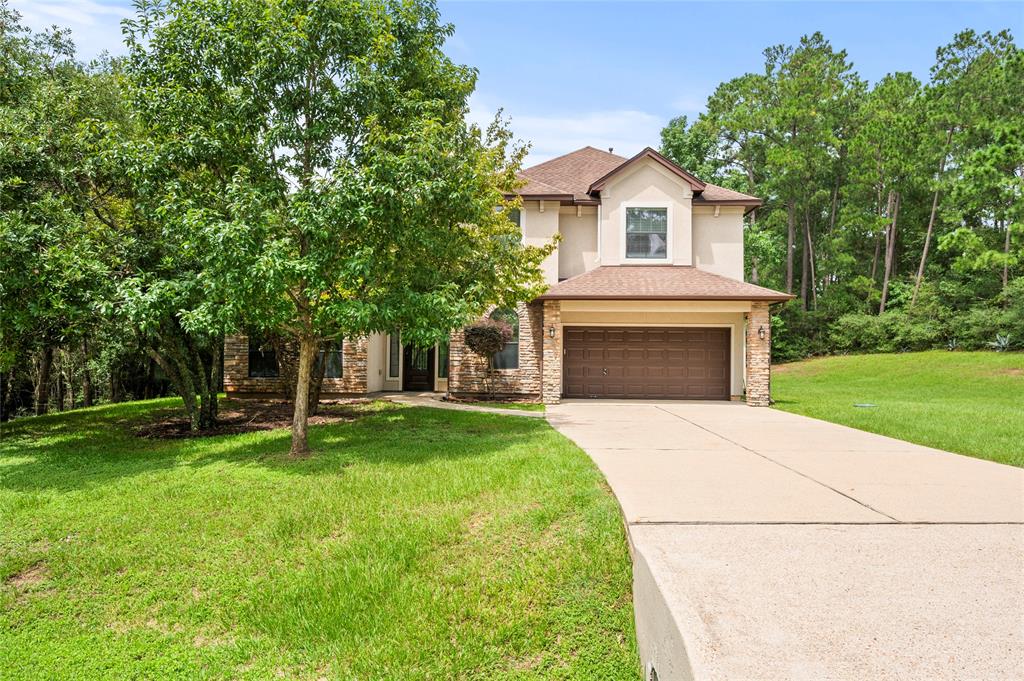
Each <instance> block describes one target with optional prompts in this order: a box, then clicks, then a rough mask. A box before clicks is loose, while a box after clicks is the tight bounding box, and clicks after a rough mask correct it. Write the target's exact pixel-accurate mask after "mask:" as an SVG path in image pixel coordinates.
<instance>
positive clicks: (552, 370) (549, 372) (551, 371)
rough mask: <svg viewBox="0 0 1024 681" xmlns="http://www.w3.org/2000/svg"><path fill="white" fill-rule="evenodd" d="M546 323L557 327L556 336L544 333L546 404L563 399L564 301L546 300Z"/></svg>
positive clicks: (556, 402)
mask: <svg viewBox="0 0 1024 681" xmlns="http://www.w3.org/2000/svg"><path fill="white" fill-rule="evenodd" d="M544 323H545V325H547V326H549V327H550V326H553V327H555V337H554V338H552V337H550V336H549V335H547V334H545V335H544V355H543V363H542V368H543V374H544V376H543V386H542V389H541V399H542V400H543V402H544V404H558V403H559V402H560V401H561V400H562V301H560V300H545V301H544Z"/></svg>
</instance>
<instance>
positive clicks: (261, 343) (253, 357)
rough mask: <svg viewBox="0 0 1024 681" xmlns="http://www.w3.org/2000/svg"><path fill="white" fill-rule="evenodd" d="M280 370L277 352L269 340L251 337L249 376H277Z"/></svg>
mask: <svg viewBox="0 0 1024 681" xmlns="http://www.w3.org/2000/svg"><path fill="white" fill-rule="evenodd" d="M279 375H280V370H279V369H278V367H277V352H276V351H275V350H274V346H273V345H271V344H270V343H269V342H268V341H266V340H264V339H262V338H258V337H252V336H250V337H249V377H250V378H277V377H278V376H279Z"/></svg>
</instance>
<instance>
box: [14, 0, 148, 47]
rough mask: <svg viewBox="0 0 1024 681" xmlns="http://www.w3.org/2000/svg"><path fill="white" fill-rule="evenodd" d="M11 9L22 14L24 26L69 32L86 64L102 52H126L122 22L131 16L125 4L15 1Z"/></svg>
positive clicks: (91, 0) (87, 0)
mask: <svg viewBox="0 0 1024 681" xmlns="http://www.w3.org/2000/svg"><path fill="white" fill-rule="evenodd" d="M11 6H12V7H13V8H14V9H15V10H17V11H18V12H19V13H21V15H22V23H23V24H25V25H26V26H28V27H29V28H31V29H33V30H35V31H42V30H45V29H48V28H50V27H51V26H54V25H56V26H59V27H61V28H70V29H71V39H72V40H74V42H75V45H76V47H77V48H78V56H79V58H80V59H83V60H86V61H87V60H89V59H92V58H93V57H96V56H97V55H99V54H100V53H101V52H103V51H108V52H110V53H111V54H120V53H123V52H124V45H123V43H122V39H121V20H122V19H124V18H125V17H127V16H129V15H130V14H131V13H132V11H131V9H130V8H129V7H128V6H127V5H126V4H125V0H121V2H98V1H97V0H42V1H40V0H13V1H12V3H11Z"/></svg>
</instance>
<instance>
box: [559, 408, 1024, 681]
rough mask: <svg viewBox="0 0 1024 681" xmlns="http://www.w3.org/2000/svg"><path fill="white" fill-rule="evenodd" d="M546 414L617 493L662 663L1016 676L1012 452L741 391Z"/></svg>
mask: <svg viewBox="0 0 1024 681" xmlns="http://www.w3.org/2000/svg"><path fill="white" fill-rule="evenodd" d="M548 420H549V421H550V422H551V424H552V425H553V426H554V427H555V428H557V429H558V430H559V431H560V432H562V433H563V434H565V435H566V436H568V437H570V438H571V439H573V440H574V441H576V442H577V443H578V444H579V445H580V446H581V447H582V448H583V449H585V450H586V451H587V453H588V454H590V456H591V457H592V458H593V459H594V461H595V462H596V463H597V465H598V466H599V467H600V468H601V470H602V471H603V472H604V474H605V476H606V477H607V479H608V482H609V484H610V485H611V488H612V490H613V491H614V492H615V495H616V496H617V497H618V499H619V502H620V504H621V506H622V510H623V514H624V516H625V519H626V523H627V527H628V529H629V536H630V542H631V546H632V549H633V556H634V599H635V607H636V615H637V635H638V638H639V643H640V650H641V657H642V661H643V662H644V665H645V669H648V671H649V667H650V666H652V665H653V666H654V667H655V668H656V670H657V673H658V677H657V678H658V679H660V681H670V680H671V679H677V678H678V679H688V678H696V679H867V678H871V679H890V678H891V679H943V678H950V679H953V678H977V679H1016V678H1024V470H1022V469H1019V468H1013V467H1010V466H1004V465H1001V464H996V463H991V462H988V461H981V460H978V459H972V458H969V457H965V456H959V455H956V454H950V453H948V452H942V451H938V450H934V449H929V448H927V447H921V446H918V445H913V444H910V443H907V442H903V441H901V440H894V439H892V438H887V437H883V436H879V435H874V434H871V433H866V432H863V431H858V430H854V429H851V428H846V427H844V426H839V425H835V424H831V423H827V422H824V421H818V420H815V419H810V418H806V417H803V416H798V415H795V414H789V413H786V412H781V411H776V410H774V409H753V408H750V407H747V406H746V405H744V404H740V403H694V402H642V403H638V402H633V401H630V402H610V401H568V402H566V403H564V404H561V405H558V406H554V407H550V408H549V410H548Z"/></svg>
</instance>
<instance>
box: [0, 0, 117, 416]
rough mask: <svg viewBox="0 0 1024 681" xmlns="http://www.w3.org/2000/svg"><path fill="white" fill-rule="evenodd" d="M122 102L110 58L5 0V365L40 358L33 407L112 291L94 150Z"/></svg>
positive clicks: (1, 334)
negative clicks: (78, 55)
mask: <svg viewBox="0 0 1024 681" xmlns="http://www.w3.org/2000/svg"><path fill="white" fill-rule="evenodd" d="M120 105H121V100H120V99H119V97H118V94H117V88H116V85H115V83H114V78H113V75H112V73H111V69H110V65H109V64H106V63H100V64H96V65H94V66H93V67H91V68H87V67H85V66H83V65H81V64H80V63H78V62H77V61H76V60H75V59H74V46H73V44H72V43H71V41H70V37H69V35H68V34H67V32H65V31H59V30H57V31H48V32H44V33H33V32H31V31H29V30H28V29H27V28H25V27H24V26H22V25H21V24H20V17H19V16H18V14H17V13H16V12H14V11H13V10H11V9H9V8H8V6H7V4H6V2H0V272H2V277H0V299H2V304H0V372H2V371H6V370H8V369H11V368H13V367H15V366H16V365H19V364H20V365H22V366H24V365H25V364H27V363H28V361H29V360H28V358H29V357H32V356H34V357H36V358H37V367H38V369H37V370H36V371H35V375H36V384H37V386H36V404H35V411H36V413H37V414H38V413H44V412H46V411H47V409H48V388H49V384H50V369H51V366H52V362H53V358H54V353H55V351H56V349H57V347H58V346H61V345H63V346H65V347H68V346H73V347H77V346H79V345H80V344H84V343H86V342H87V338H88V336H89V335H90V333H92V332H93V331H94V330H95V328H96V308H97V306H98V304H99V303H100V301H102V300H103V299H104V298H105V297H106V296H108V295H109V293H110V277H109V272H110V265H111V263H110V261H109V260H108V259H107V258H106V257H105V254H106V253H107V252H108V251H109V248H110V245H111V241H112V240H115V236H114V235H113V234H111V232H110V231H109V229H108V225H107V215H108V208H109V200H110V199H109V196H108V195H107V193H106V191H105V189H104V187H103V181H102V179H101V178H100V176H99V174H98V173H97V172H96V167H95V163H94V159H95V155H96V152H97V149H98V146H99V144H100V140H101V139H102V137H103V132H102V129H103V128H104V127H105V126H107V125H108V124H114V122H116V121H117V120H119V119H121V118H123V108H122V107H121V106H120ZM89 394H90V393H89V392H88V391H86V401H87V402H88V401H89Z"/></svg>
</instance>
